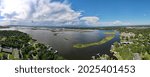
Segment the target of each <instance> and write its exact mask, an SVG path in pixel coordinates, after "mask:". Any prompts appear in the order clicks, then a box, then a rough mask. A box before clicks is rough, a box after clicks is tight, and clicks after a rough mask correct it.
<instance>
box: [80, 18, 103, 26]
mask: <svg viewBox="0 0 150 77" xmlns="http://www.w3.org/2000/svg"><path fill="white" fill-rule="evenodd" d="M80 20H81V21H82V22H83V23H84V24H86V25H89V26H99V25H100V22H99V21H100V19H99V18H98V17H95V16H89V17H82V18H80Z"/></svg>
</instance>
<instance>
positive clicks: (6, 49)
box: [2, 48, 13, 53]
mask: <svg viewBox="0 0 150 77" xmlns="http://www.w3.org/2000/svg"><path fill="white" fill-rule="evenodd" d="M2 51H4V52H7V53H12V51H13V48H2Z"/></svg>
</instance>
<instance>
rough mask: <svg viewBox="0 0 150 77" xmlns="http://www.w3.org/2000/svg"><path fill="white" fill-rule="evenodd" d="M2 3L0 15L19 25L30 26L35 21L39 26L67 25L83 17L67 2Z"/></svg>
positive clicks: (25, 0) (7, 0)
mask: <svg viewBox="0 0 150 77" xmlns="http://www.w3.org/2000/svg"><path fill="white" fill-rule="evenodd" d="M0 1H1V2H0V3H1V4H0V12H1V14H0V15H1V16H2V17H4V18H3V20H5V21H6V20H8V21H11V20H15V21H16V22H18V23H20V22H23V21H25V22H26V23H27V22H28V24H29V23H31V21H34V22H35V23H39V24H40V23H41V24H42V23H43V22H47V24H49V25H58V24H59V25H65V24H68V23H70V24H71V23H75V22H77V21H78V22H79V17H80V16H81V13H80V12H78V11H74V10H73V9H72V8H71V6H70V4H68V3H67V2H63V3H61V2H58V1H57V2H55V1H52V0H0ZM48 22H49V23H48ZM20 24H21V23H20ZM22 24H24V23H22ZM31 24H32V23H31Z"/></svg>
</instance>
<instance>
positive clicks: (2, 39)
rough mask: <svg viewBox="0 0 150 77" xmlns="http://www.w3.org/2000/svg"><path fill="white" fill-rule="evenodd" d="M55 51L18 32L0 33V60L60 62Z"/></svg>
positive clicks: (59, 57)
mask: <svg viewBox="0 0 150 77" xmlns="http://www.w3.org/2000/svg"><path fill="white" fill-rule="evenodd" d="M57 53H58V51H57V50H54V49H53V48H52V47H51V46H49V45H44V44H41V43H38V42H36V40H35V39H32V38H31V37H30V36H29V35H28V34H26V33H23V32H20V31H0V60H60V59H63V58H62V57H61V56H59V55H58V54H57Z"/></svg>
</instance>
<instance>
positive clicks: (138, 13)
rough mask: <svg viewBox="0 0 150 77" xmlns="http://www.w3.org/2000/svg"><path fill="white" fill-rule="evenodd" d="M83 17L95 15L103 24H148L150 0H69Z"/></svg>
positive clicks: (149, 20) (149, 22)
mask: <svg viewBox="0 0 150 77" xmlns="http://www.w3.org/2000/svg"><path fill="white" fill-rule="evenodd" d="M69 2H71V3H72V7H73V8H74V9H76V10H81V11H83V12H84V15H90V16H92V15H95V16H98V17H99V18H100V20H101V21H103V22H111V21H115V20H119V21H125V22H131V23H133V24H150V0H69Z"/></svg>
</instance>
